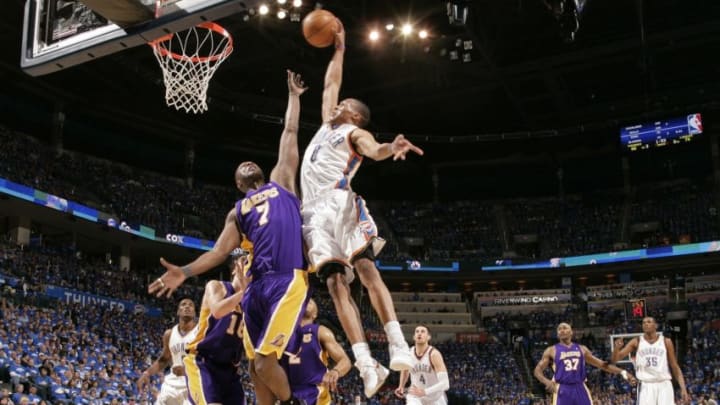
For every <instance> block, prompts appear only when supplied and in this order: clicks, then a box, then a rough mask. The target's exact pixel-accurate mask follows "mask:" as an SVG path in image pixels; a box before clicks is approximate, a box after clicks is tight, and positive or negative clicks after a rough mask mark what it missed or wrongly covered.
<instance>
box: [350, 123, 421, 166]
mask: <svg viewBox="0 0 720 405" xmlns="http://www.w3.org/2000/svg"><path fill="white" fill-rule="evenodd" d="M350 136H351V139H352V143H353V146H354V147H355V150H357V151H358V153H359V154H361V155H363V156H367V157H369V158H370V159H372V160H385V159H387V158H389V157H390V156H392V158H393V160H398V159H400V160H405V155H407V153H408V152H414V153H417V154H418V155H420V156H422V155H424V154H425V152H424V151H423V150H422V149H420V148H418V147H417V146H415V145H413V144H412V142H410V141H408V140H407V139H405V136H404V135H403V134H400V135H398V136H396V137H395V139H394V140H393V141H392V142H390V143H387V142H386V143H378V142H377V141H376V140H375V137H374V136H373V135H372V134H371V133H370V132H368V131H366V130H364V129H361V128H357V129H355V130H354V131H353V132H352V135H350Z"/></svg>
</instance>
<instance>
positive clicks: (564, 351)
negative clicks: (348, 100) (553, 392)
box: [553, 343, 586, 384]
mask: <svg viewBox="0 0 720 405" xmlns="http://www.w3.org/2000/svg"><path fill="white" fill-rule="evenodd" d="M553 368H554V371H555V378H554V380H555V381H556V382H558V383H560V384H581V383H584V382H585V377H586V375H585V355H584V354H583V351H582V349H581V348H580V345H579V344H577V343H573V344H571V345H570V347H568V346H565V345H564V344H562V343H558V344H556V345H555V365H554V367H553Z"/></svg>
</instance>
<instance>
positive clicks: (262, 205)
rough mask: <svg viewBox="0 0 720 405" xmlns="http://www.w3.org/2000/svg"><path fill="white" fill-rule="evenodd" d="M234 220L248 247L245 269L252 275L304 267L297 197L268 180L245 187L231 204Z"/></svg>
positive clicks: (257, 276) (255, 276) (290, 271)
mask: <svg viewBox="0 0 720 405" xmlns="http://www.w3.org/2000/svg"><path fill="white" fill-rule="evenodd" d="M235 213H236V216H237V224H238V228H239V230H240V232H241V233H242V235H243V238H244V239H245V241H246V242H249V243H250V244H251V245H252V247H251V252H252V254H251V265H250V269H249V270H248V272H249V274H250V275H252V276H254V278H259V277H262V276H263V275H265V274H270V273H273V274H281V273H286V274H290V275H292V274H293V272H294V270H295V269H298V270H304V269H306V268H307V265H306V262H305V255H304V253H303V237H302V219H301V217H300V200H299V199H298V198H297V197H296V196H295V195H294V194H292V193H290V192H289V191H287V190H286V189H284V188H283V187H282V186H280V185H279V184H277V183H275V182H273V181H271V182H269V183H267V184H265V185H263V186H262V187H260V188H258V189H257V190H252V191H248V193H247V194H246V195H245V198H243V199H242V200H239V201H238V202H237V203H236V204H235Z"/></svg>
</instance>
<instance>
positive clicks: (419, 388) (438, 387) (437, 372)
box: [395, 325, 450, 405]
mask: <svg viewBox="0 0 720 405" xmlns="http://www.w3.org/2000/svg"><path fill="white" fill-rule="evenodd" d="M431 337H432V336H431V335H430V330H429V329H428V327H427V326H425V325H418V326H417V327H416V328H415V335H414V336H413V340H414V341H415V346H413V347H412V348H411V349H410V350H411V351H412V353H413V354H414V355H415V359H413V366H412V368H411V369H410V370H409V371H408V370H403V371H402V372H401V373H400V384H399V385H398V387H397V389H395V395H397V396H398V397H400V398H405V401H406V402H405V403H406V404H407V405H446V404H447V397H446V396H445V391H447V390H448V389H449V388H450V380H449V379H448V373H447V368H446V367H445V361H444V360H443V356H442V354H441V353H440V351H439V350H437V349H436V348H434V347H432V346H430V339H431ZM408 375H410V388H409V389H408V391H407V393H405V384H406V383H407V379H408Z"/></svg>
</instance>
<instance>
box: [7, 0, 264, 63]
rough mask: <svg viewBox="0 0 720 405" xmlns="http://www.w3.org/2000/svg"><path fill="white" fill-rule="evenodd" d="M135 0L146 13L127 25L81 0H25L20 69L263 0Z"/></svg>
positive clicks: (101, 50)
mask: <svg viewBox="0 0 720 405" xmlns="http://www.w3.org/2000/svg"><path fill="white" fill-rule="evenodd" d="M104 1H106V0H104ZM132 1H135V2H136V3H137V4H138V5H139V7H140V8H142V7H145V8H147V16H148V18H147V20H145V21H139V22H137V23H135V24H132V25H129V26H126V27H125V28H123V27H121V26H119V25H117V24H115V23H113V22H112V21H108V20H107V19H105V18H104V17H102V16H101V15H100V14H98V13H96V12H94V11H92V10H91V9H90V8H89V7H88V6H87V5H86V4H85V3H83V2H82V1H79V0H27V1H26V3H25V17H24V22H23V36H22V55H21V57H20V65H21V67H22V69H23V70H24V71H25V72H26V73H28V74H30V75H33V76H39V75H44V74H48V73H52V72H56V71H58V70H62V69H65V68H68V67H70V66H74V65H77V64H80V63H84V62H87V61H90V60H93V59H96V58H100V57H102V56H106V55H109V54H112V53H115V52H119V51H122V50H124V49H127V48H131V47H135V46H139V45H142V44H146V43H148V42H149V41H152V40H154V39H157V38H159V37H161V36H163V35H166V34H169V33H171V32H177V31H181V30H185V29H187V28H190V27H192V26H194V25H197V24H199V23H201V22H204V21H213V20H216V19H219V18H222V17H225V16H228V15H231V14H235V13H241V12H246V11H248V10H249V9H250V8H252V7H254V6H255V3H259V0H243V1H241V0H161V1H157V2H156V1H155V0H132ZM88 4H91V3H88Z"/></svg>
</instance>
